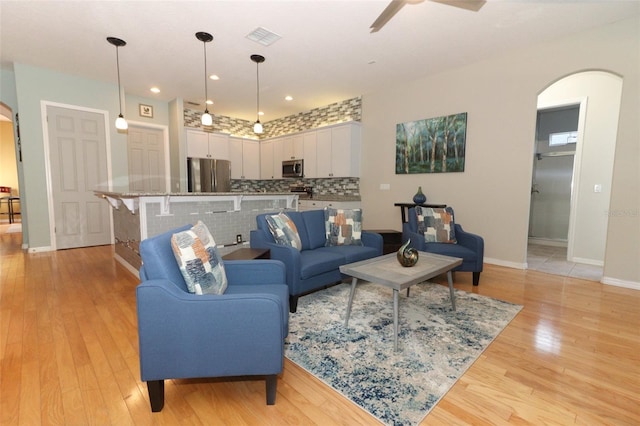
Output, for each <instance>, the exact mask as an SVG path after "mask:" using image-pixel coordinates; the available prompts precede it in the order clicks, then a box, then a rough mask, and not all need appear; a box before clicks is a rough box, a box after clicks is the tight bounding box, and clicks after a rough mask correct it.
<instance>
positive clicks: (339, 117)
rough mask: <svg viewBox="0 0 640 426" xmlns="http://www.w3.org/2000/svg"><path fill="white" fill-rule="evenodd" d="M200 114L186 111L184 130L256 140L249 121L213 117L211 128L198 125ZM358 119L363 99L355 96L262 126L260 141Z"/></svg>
mask: <svg viewBox="0 0 640 426" xmlns="http://www.w3.org/2000/svg"><path fill="white" fill-rule="evenodd" d="M201 115H202V111H201V110H195V109H187V108H185V110H184V125H185V126H186V127H194V128H201V129H203V130H204V131H208V132H214V131H215V132H223V133H229V134H231V135H234V136H241V137H249V138H254V139H255V138H256V134H255V133H253V122H252V121H247V120H241V119H239V118H232V117H226V116H224V115H215V114H213V126H203V125H202V124H201V123H200V116H201ZM361 119H362V98H361V97H357V98H352V99H347V100H345V101H341V102H336V103H333V104H331V105H327V106H325V107H321V108H315V109H312V110H310V111H307V112H301V113H298V114H294V115H289V116H287V117H283V118H279V119H276V120H272V121H268V122H266V123H263V125H264V133H263V134H262V135H261V136H260V139H267V138H272V137H276V136H280V135H286V134H290V133H297V132H301V131H304V130H309V129H315V128H318V127H322V126H327V125H330V124H338V123H345V122H348V121H361Z"/></svg>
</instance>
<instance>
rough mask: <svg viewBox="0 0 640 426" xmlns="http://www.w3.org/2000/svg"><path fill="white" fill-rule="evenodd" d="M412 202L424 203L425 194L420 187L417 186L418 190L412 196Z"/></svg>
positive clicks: (425, 200)
mask: <svg viewBox="0 0 640 426" xmlns="http://www.w3.org/2000/svg"><path fill="white" fill-rule="evenodd" d="M413 202H414V203H415V204H424V203H426V202H427V196H426V195H424V194H423V193H422V187H421V186H419V187H418V192H416V195H414V196H413Z"/></svg>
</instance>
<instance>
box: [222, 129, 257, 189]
mask: <svg viewBox="0 0 640 426" xmlns="http://www.w3.org/2000/svg"><path fill="white" fill-rule="evenodd" d="M229 160H231V179H260V142H259V141H257V140H254V139H245V138H238V137H229Z"/></svg>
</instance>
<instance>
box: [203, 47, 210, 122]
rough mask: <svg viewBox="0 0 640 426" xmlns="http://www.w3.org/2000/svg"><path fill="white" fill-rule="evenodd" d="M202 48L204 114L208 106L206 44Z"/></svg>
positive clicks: (207, 110)
mask: <svg viewBox="0 0 640 426" xmlns="http://www.w3.org/2000/svg"><path fill="white" fill-rule="evenodd" d="M202 47H203V49H204V112H206V113H208V112H209V105H208V104H207V100H208V99H207V96H208V91H207V42H205V41H203V42H202Z"/></svg>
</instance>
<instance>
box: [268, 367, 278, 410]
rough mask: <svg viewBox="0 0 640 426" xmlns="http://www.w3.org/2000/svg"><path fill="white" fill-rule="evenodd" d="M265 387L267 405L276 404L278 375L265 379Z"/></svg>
mask: <svg viewBox="0 0 640 426" xmlns="http://www.w3.org/2000/svg"><path fill="white" fill-rule="evenodd" d="M266 382H267V383H266V387H267V405H275V403H276V390H277V387H278V375H277V374H272V375H271V376H267V377H266Z"/></svg>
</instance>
